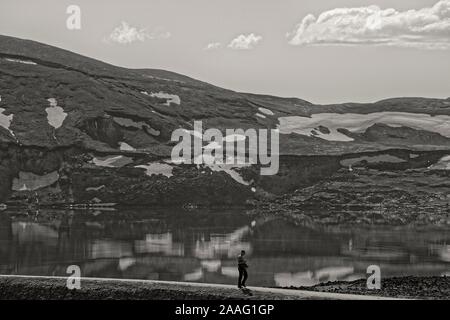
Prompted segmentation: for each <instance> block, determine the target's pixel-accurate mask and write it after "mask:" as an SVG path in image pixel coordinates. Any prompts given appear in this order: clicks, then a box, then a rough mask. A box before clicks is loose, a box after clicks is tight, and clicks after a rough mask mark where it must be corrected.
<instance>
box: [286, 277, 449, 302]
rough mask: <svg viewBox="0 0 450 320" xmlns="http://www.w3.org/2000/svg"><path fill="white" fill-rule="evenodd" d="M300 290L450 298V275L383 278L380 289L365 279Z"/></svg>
mask: <svg viewBox="0 0 450 320" xmlns="http://www.w3.org/2000/svg"><path fill="white" fill-rule="evenodd" d="M291 289H298V290H313V291H320V292H333V293H350V294H362V295H367V294H368V295H377V296H383V297H395V298H414V299H445V300H448V299H450V277H413V276H410V277H393V278H388V279H384V280H382V283H381V289H380V290H368V289H367V285H366V280H365V279H360V280H355V281H350V282H347V281H335V282H327V283H321V284H318V285H316V286H313V287H296V288H294V287H291Z"/></svg>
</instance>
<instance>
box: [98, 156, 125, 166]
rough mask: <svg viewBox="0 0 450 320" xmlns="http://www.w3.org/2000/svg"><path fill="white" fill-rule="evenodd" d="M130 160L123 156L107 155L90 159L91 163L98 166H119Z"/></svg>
mask: <svg viewBox="0 0 450 320" xmlns="http://www.w3.org/2000/svg"><path fill="white" fill-rule="evenodd" d="M131 162H132V160H131V159H130V158H129V157H125V156H107V157H96V158H94V159H92V163H93V164H95V165H96V166H98V167H108V168H120V167H123V166H124V165H127V164H129V163H131Z"/></svg>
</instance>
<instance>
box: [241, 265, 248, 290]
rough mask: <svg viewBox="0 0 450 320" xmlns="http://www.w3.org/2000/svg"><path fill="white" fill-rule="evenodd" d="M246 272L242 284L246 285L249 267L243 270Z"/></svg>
mask: <svg viewBox="0 0 450 320" xmlns="http://www.w3.org/2000/svg"><path fill="white" fill-rule="evenodd" d="M243 271H244V272H243V273H244V279H243V280H242V282H241V283H242V285H243V286H244V287H245V281H247V278H248V273H247V269H245V268H244V270H243Z"/></svg>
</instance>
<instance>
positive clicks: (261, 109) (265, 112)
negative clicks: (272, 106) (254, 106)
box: [258, 107, 273, 116]
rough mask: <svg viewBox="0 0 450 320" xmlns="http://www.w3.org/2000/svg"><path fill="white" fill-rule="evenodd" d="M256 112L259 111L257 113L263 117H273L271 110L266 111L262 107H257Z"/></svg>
mask: <svg viewBox="0 0 450 320" xmlns="http://www.w3.org/2000/svg"><path fill="white" fill-rule="evenodd" d="M258 110H259V112H261V113H263V114H265V115H268V116H273V112H272V110H269V109H266V108H263V107H259V108H258Z"/></svg>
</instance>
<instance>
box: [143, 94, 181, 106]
mask: <svg viewBox="0 0 450 320" xmlns="http://www.w3.org/2000/svg"><path fill="white" fill-rule="evenodd" d="M141 93H142V94H145V95H147V96H150V97H152V98H159V99H165V100H166V103H165V105H166V106H170V104H171V103H175V104H177V105H180V104H181V99H180V97H179V96H177V95H176V94H170V93H166V92H162V91H160V92H150V93H148V92H147V91H141Z"/></svg>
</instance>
